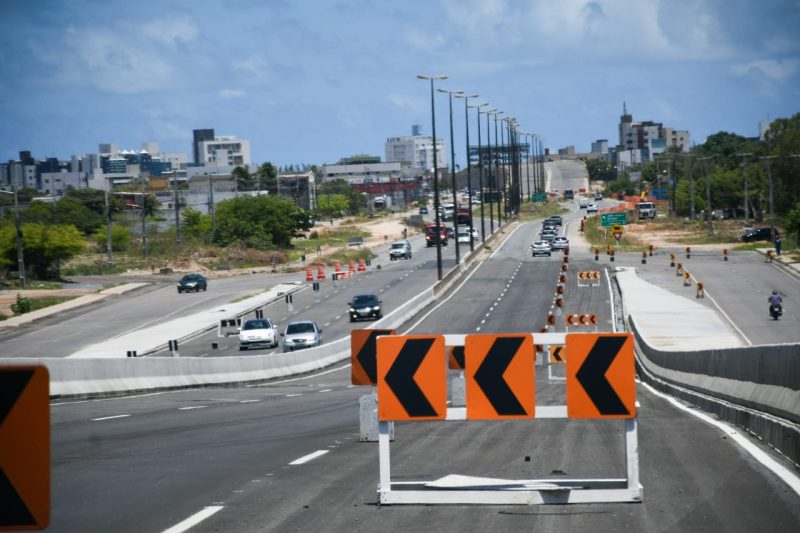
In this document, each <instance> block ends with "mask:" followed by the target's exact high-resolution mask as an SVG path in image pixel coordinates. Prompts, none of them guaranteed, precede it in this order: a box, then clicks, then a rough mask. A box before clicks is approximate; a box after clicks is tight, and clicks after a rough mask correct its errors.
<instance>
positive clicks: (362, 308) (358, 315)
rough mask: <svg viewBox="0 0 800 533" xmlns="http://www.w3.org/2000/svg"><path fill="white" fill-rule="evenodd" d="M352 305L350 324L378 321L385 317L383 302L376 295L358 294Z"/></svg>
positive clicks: (354, 297)
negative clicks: (362, 321) (359, 321)
mask: <svg viewBox="0 0 800 533" xmlns="http://www.w3.org/2000/svg"><path fill="white" fill-rule="evenodd" d="M349 305H350V322H355V321H356V320H378V319H380V318H381V317H383V310H382V309H381V300H380V299H378V296H377V295H375V294H358V295H356V296H353V301H351V302H350V303H349Z"/></svg>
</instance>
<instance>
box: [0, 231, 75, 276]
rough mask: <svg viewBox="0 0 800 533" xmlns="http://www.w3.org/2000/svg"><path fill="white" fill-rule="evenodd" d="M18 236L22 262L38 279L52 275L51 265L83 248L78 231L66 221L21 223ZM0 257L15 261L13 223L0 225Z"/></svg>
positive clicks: (15, 246)
mask: <svg viewBox="0 0 800 533" xmlns="http://www.w3.org/2000/svg"><path fill="white" fill-rule="evenodd" d="M22 235H23V239H24V244H25V265H26V266H27V268H30V269H31V270H32V271H33V272H34V274H35V275H36V277H37V278H39V279H45V278H47V277H50V276H51V275H53V274H54V273H55V269H54V266H55V265H57V264H58V263H59V262H60V261H66V260H68V259H70V258H72V257H74V256H75V255H77V254H78V253H80V252H81V251H82V250H83V249H84V241H83V236H82V235H81V232H80V231H78V229H77V228H76V227H75V226H72V225H69V224H56V225H46V224H38V223H29V224H23V225H22ZM0 257H1V258H2V262H3V264H4V265H7V266H11V265H15V264H16V263H17V244H16V230H15V228H14V226H13V225H9V224H4V225H3V226H2V227H0Z"/></svg>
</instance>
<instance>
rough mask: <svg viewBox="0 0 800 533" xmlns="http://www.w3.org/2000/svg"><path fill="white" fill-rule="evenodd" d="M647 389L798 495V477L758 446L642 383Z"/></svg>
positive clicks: (730, 429) (732, 430)
mask: <svg viewBox="0 0 800 533" xmlns="http://www.w3.org/2000/svg"><path fill="white" fill-rule="evenodd" d="M642 384H643V385H644V386H645V387H647V389H648V390H649V391H650V392H652V393H653V394H655V395H656V396H658V397H660V398H663V399H665V400H667V401H668V402H669V403H671V404H672V405H674V406H675V407H677V408H678V409H680V410H681V411H685V412H687V413H689V414H690V415H693V416H696V417H697V418H699V419H700V420H702V421H703V422H706V423H707V424H711V425H712V426H714V427H716V428H717V429H719V430H721V431H722V432H723V433H725V434H726V435H728V436H729V437H730V438H731V439H733V441H734V442H736V444H738V445H739V446H741V447H742V448H744V450H745V451H746V452H747V453H749V454H750V456H751V457H752V458H753V459H755V460H756V461H758V462H759V463H761V464H762V465H764V466H765V467H766V468H767V469H768V470H770V471H771V472H772V473H773V474H775V475H776V476H778V477H779V478H781V479H782V480H783V481H784V482H785V483H786V484H787V485H789V487H791V489H792V490H794V491H795V492H796V493H797V494H800V477H798V476H796V475H795V474H794V473H793V472H792V471H790V470H789V469H788V468H786V467H785V466H783V465H782V464H780V463H779V462H778V461H776V460H775V459H773V458H772V457H770V456H769V455H768V454H767V453H766V452H764V451H763V450H761V449H760V448H759V447H758V446H756V445H755V444H753V443H752V442H750V441H749V440H747V438H746V437H745V436H744V435H742V434H741V433H739V432H738V431H737V430H735V429H733V428H732V427H731V426H729V425H728V424H726V423H724V422H720V421H719V420H714V419H713V418H711V417H710V416H709V415H707V414H705V413H701V412H699V411H697V410H695V409H690V408H688V407H686V406H685V405H683V404H682V403H680V402H679V401H678V400H676V399H675V398H673V397H672V396H668V395H666V394H664V393H663V392H661V391H657V390H656V389H654V388H653V387H651V386H650V385H649V384H647V383H642Z"/></svg>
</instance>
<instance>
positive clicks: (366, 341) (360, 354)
mask: <svg viewBox="0 0 800 533" xmlns="http://www.w3.org/2000/svg"><path fill="white" fill-rule="evenodd" d="M396 334H397V330H394V329H354V330H353V331H351V332H350V363H351V365H350V379H351V383H352V384H353V385H375V384H376V383H377V382H378V361H377V357H376V354H377V346H376V345H375V339H377V338H378V337H379V336H381V335H396Z"/></svg>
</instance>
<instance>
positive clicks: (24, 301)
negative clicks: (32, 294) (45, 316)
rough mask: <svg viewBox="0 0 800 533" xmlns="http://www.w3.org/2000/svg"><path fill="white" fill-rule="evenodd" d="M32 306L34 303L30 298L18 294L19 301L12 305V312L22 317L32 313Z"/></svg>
mask: <svg viewBox="0 0 800 533" xmlns="http://www.w3.org/2000/svg"><path fill="white" fill-rule="evenodd" d="M32 305H33V303H32V302H31V299H30V298H26V297H25V296H23V295H21V294H20V293H17V301H16V302H14V303H13V304H11V310H12V311H14V313H15V314H17V315H22V314H25V313H30V311H31V306H32Z"/></svg>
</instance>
